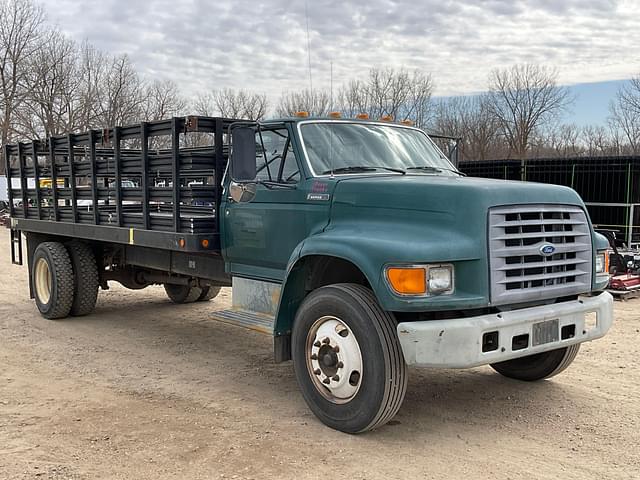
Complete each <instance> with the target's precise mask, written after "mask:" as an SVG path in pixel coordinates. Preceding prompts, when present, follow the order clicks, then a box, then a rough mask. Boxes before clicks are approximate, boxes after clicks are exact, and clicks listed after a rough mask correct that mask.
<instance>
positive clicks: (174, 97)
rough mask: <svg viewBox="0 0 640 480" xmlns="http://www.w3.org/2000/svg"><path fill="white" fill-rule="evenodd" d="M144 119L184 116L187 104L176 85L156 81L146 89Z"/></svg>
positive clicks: (169, 82)
mask: <svg viewBox="0 0 640 480" xmlns="http://www.w3.org/2000/svg"><path fill="white" fill-rule="evenodd" d="M145 98H146V103H145V105H144V118H145V119H146V120H161V119H163V118H168V117H174V116H177V115H181V114H184V110H185V109H186V107H187V102H186V100H185V99H184V98H182V96H181V95H180V93H179V91H178V85H176V84H175V82H172V81H171V80H164V81H162V80H156V81H154V82H153V83H151V84H150V85H148V86H147V88H146V95H145Z"/></svg>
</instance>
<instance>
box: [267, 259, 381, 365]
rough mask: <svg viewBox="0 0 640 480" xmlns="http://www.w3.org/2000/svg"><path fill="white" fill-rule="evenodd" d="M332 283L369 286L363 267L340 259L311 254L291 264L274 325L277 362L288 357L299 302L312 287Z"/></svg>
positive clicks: (288, 358) (289, 357)
mask: <svg viewBox="0 0 640 480" xmlns="http://www.w3.org/2000/svg"><path fill="white" fill-rule="evenodd" d="M334 283H355V284H358V285H362V286H364V287H367V288H371V285H370V283H369V281H368V280H367V277H366V275H365V274H364V273H362V270H360V268H358V266H357V265H355V264H354V263H352V262H350V261H349V260H345V259H343V258H339V257H332V256H328V255H312V256H308V257H304V258H301V259H300V260H298V262H297V263H296V264H295V265H294V267H293V268H292V270H291V272H290V273H289V276H288V277H287V281H286V283H285V284H284V286H283V291H282V294H281V299H280V307H279V308H278V313H277V316H276V322H275V326H274V335H275V336H274V356H275V360H276V362H283V361H285V360H291V328H292V327H293V321H294V319H295V316H296V312H297V311H298V307H299V306H300V304H301V303H302V301H303V300H304V299H305V297H306V296H307V295H308V294H309V293H310V292H312V291H313V290H316V289H318V288H320V287H323V286H325V285H331V284H334Z"/></svg>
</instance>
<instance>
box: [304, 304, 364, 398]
mask: <svg viewBox="0 0 640 480" xmlns="http://www.w3.org/2000/svg"><path fill="white" fill-rule="evenodd" d="M306 353H307V369H308V371H309V375H310V377H311V378H312V380H313V383H314V385H315V387H316V388H317V389H318V391H320V393H322V395H323V396H324V397H325V398H327V399H328V400H330V401H332V402H334V403H344V402H347V401H349V400H350V399H351V398H353V397H354V396H355V394H356V393H357V392H358V390H359V388H360V380H361V378H362V363H363V362H362V354H361V352H360V346H359V344H358V341H357V339H356V338H355V335H354V334H353V332H352V331H351V329H349V327H347V325H346V324H345V323H344V322H342V321H341V320H340V319H339V318H336V317H332V316H327V317H322V318H320V319H318V320H317V321H316V322H315V323H314V324H313V326H312V327H311V329H310V330H309V335H308V337H307V349H306Z"/></svg>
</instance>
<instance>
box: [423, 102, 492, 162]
mask: <svg viewBox="0 0 640 480" xmlns="http://www.w3.org/2000/svg"><path fill="white" fill-rule="evenodd" d="M433 110H434V119H433V122H432V123H431V124H430V127H431V129H432V130H434V131H435V132H436V133H440V134H444V135H452V136H457V137H460V138H461V139H462V143H461V146H460V158H461V159H462V160H487V159H489V158H499V157H501V156H503V155H504V144H503V142H502V141H501V138H500V137H499V136H498V130H499V125H498V122H497V121H496V119H495V118H494V117H493V116H492V115H491V112H490V111H489V109H488V107H487V101H486V96H482V95H481V96H471V97H452V98H449V99H446V100H440V101H438V102H437V103H436V105H435V108H434V109H433Z"/></svg>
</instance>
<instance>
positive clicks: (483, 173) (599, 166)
mask: <svg viewBox="0 0 640 480" xmlns="http://www.w3.org/2000/svg"><path fill="white" fill-rule="evenodd" d="M460 169H461V170H462V171H463V172H464V173H466V174H467V175H469V176H471V177H485V178H497V179H503V180H524V181H529V182H541V183H553V184H556V185H564V186H567V187H571V188H573V189H574V190H576V191H577V192H578V193H579V194H580V196H581V197H582V199H583V200H584V201H585V203H586V204H587V207H588V209H589V215H590V216H591V220H592V221H593V223H594V225H596V226H597V227H598V228H607V229H612V230H617V231H618V233H619V234H620V236H621V237H622V238H624V239H625V240H626V241H627V243H639V242H640V157H637V156H625V157H577V158H533V159H527V160H487V161H478V162H461V163H460Z"/></svg>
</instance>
